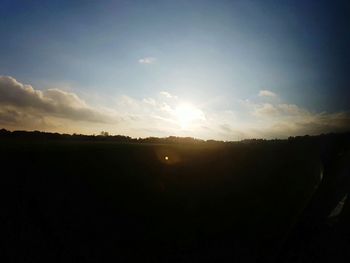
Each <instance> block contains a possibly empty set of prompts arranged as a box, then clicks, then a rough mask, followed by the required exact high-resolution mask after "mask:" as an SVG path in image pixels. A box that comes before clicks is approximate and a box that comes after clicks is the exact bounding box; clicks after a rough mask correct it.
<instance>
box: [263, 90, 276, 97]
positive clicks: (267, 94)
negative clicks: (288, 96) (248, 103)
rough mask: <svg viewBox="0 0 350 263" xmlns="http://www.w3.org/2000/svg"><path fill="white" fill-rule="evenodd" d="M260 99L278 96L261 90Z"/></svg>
mask: <svg viewBox="0 0 350 263" xmlns="http://www.w3.org/2000/svg"><path fill="white" fill-rule="evenodd" d="M259 97H277V94H276V93H274V92H272V91H269V90H260V91H259Z"/></svg>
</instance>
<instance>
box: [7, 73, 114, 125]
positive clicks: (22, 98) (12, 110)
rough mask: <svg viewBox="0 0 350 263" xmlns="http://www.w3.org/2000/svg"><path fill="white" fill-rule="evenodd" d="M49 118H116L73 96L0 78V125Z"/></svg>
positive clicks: (105, 121) (96, 120) (105, 119)
mask: <svg viewBox="0 0 350 263" xmlns="http://www.w3.org/2000/svg"><path fill="white" fill-rule="evenodd" d="M48 117H55V118H61V119H68V120H73V121H85V122H94V123H110V122H115V121H116V120H117V119H116V116H112V115H111V114H107V113H106V112H103V111H102V110H98V109H96V108H93V107H91V106H89V105H87V104H86V102H85V101H84V100H82V99H81V98H79V97H78V96H77V95H76V94H74V93H71V92H66V91H63V90H60V89H48V90H37V89H34V88H33V87H32V86H30V85H25V84H22V83H20V82H18V81H17V80H16V79H14V78H12V77H9V76H0V122H2V123H4V122H6V123H13V124H14V123H19V124H20V123H24V122H25V123H27V121H25V120H29V119H32V120H33V119H37V120H38V119H40V120H41V122H42V123H43V122H44V120H45V119H47V118H48Z"/></svg>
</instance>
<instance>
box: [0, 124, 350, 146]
mask: <svg viewBox="0 0 350 263" xmlns="http://www.w3.org/2000/svg"><path fill="white" fill-rule="evenodd" d="M1 133H11V134H13V133H33V134H34V133H41V134H45V135H47V134H49V135H59V136H67V135H68V136H72V137H74V136H78V137H94V138H99V137H103V138H107V137H110V138H111V139H114V137H122V138H123V139H130V140H135V141H140V140H141V141H142V140H152V139H155V140H168V139H176V140H179V141H181V140H187V139H190V140H193V141H197V142H203V143H204V142H217V143H236V142H244V141H276V140H277V141H285V140H290V139H298V138H303V137H322V136H333V135H336V136H342V135H347V134H350V130H349V131H343V132H328V133H320V134H315V135H309V134H305V135H297V136H288V137H286V138H270V139H266V138H259V137H254V138H245V139H240V140H216V139H201V138H196V137H189V136H187V137H185V136H175V135H169V136H166V137H155V136H149V137H132V136H129V135H126V134H110V133H109V132H107V131H101V132H100V133H98V134H82V133H59V132H46V131H40V130H7V129H5V128H0V135H1Z"/></svg>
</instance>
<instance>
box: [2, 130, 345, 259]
mask: <svg viewBox="0 0 350 263" xmlns="http://www.w3.org/2000/svg"><path fill="white" fill-rule="evenodd" d="M348 147H349V135H348V134H345V135H327V136H320V137H300V138H294V139H289V140H279V141H277V140H274V141H246V142H239V143H238V142H237V143H216V142H212V143H209V142H193V143H189V142H184V143H181V142H177V143H168V142H167V143H163V144H162V143H159V142H158V143H146V142H142V143H141V142H135V141H131V142H118V141H113V140H105V141H104V140H99V139H96V140H85V139H83V138H78V139H74V138H70V139H69V140H68V139H47V138H43V139H40V138H30V139H28V138H22V137H21V136H18V137H14V136H12V137H11V136H2V137H1V139H0V158H1V189H0V190H1V193H2V201H3V203H4V205H3V206H2V208H1V213H2V218H3V219H2V221H1V223H2V224H3V226H4V227H3V230H4V232H3V234H1V235H2V238H1V239H2V242H3V243H2V244H1V247H2V248H3V249H2V252H1V253H2V256H4V257H6V258H7V259H9V262H86V261H91V262H104V261H110V260H113V261H115V262H118V261H119V262H125V261H127V262H131V261H135V260H137V261H135V262H274V261H279V262H280V261H281V260H280V259H281V258H280V257H281V253H284V252H283V251H284V250H285V249H286V248H285V246H286V245H285V244H286V241H287V240H288V239H289V236H290V235H291V234H290V233H291V232H293V227H294V226H295V224H296V222H298V220H299V218H300V216H301V215H302V213H303V211H304V208H305V207H306V206H307V204H308V202H309V200H310V199H311V197H312V195H313V193H314V192H315V191H316V190H315V189H316V186H317V185H318V184H319V182H320V171H321V157H320V156H321V155H322V151H323V152H324V151H325V152H326V154H328V155H330V156H332V154H338V153H343V152H344V149H345V150H348V149H349V148H348ZM324 149H326V150H324ZM166 156H167V157H168V160H165V157H166ZM342 230H343V229H342ZM322 231H323V230H322ZM342 232H344V231H342ZM332 238H333V239H336V240H338V239H339V238H338V236H335V237H333V236H331V237H329V238H325V240H333V239H332ZM345 238H346V237H345ZM342 240H343V239H342ZM344 240H345V239H344ZM325 242H326V241H325ZM344 242H348V239H347V241H342V243H341V244H345V243H344ZM329 243H330V241H329V242H328V243H327V242H326V243H324V244H326V245H327V244H329ZM332 244H335V243H334V242H333V241H332ZM336 244H338V243H336ZM290 246H292V248H293V246H294V245H293V244H292V245H290ZM337 247H338V245H337ZM288 249H290V248H287V250H288ZM322 251H323V252H322ZM286 253H287V252H286ZM320 253H321V254H320ZM322 253H324V254H322ZM332 253H333V252H332ZM334 253H336V252H334ZM287 254H288V253H287ZM315 254H317V255H318V256H320V257H321V256H322V257H323V259H325V257H326V258H327V256H330V254H329V253H328V252H327V251H325V250H324V249H320V250H319V251H317V252H315ZM314 257H315V256H314ZM282 259H283V260H285V261H288V260H287V256H286V257H284V256H283V254H282ZM316 259H317V256H316ZM283 260H282V261H283ZM4 262H5V261H4ZM288 262H289V261H288ZM298 262H299V261H298ZM300 262H304V261H300ZM309 262H312V261H309ZM315 262H317V261H315Z"/></svg>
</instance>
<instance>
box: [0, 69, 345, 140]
mask: <svg viewBox="0 0 350 263" xmlns="http://www.w3.org/2000/svg"><path fill="white" fill-rule="evenodd" d="M183 103H184V101H182V98H180V97H177V96H176V95H174V94H170V93H169V92H166V91H162V92H160V96H159V95H158V96H155V97H154V98H152V97H147V98H142V99H135V98H132V97H129V96H120V97H117V98H116V100H115V103H114V104H113V105H110V108H101V107H97V106H92V105H90V104H89V103H88V102H86V101H85V100H83V99H82V98H81V97H80V96H78V95H77V94H75V93H73V92H67V91H64V90H62V89H57V88H51V89H46V90H39V89H35V88H33V87H32V86H30V85H26V84H22V83H20V82H18V81H17V80H16V79H14V78H12V77H6V76H2V77H1V76H0V126H1V127H4V128H8V129H12V130H14V129H29V130H45V131H57V132H70V133H73V132H77V133H89V134H91V133H99V132H100V131H101V130H104V131H109V133H110V134H124V135H129V136H133V137H147V136H161V137H163V136H169V135H176V136H192V137H197V138H203V139H219V140H239V139H245V138H287V137H289V136H296V135H305V134H309V135H314V134H320V133H327V132H341V131H349V130H350V113H349V112H345V111H343V112H333V113H327V112H312V111H310V110H308V109H306V108H303V107H300V106H298V105H296V104H291V103H287V102H281V101H278V102H277V101H275V100H273V101H272V102H269V103H262V102H255V101H252V100H244V101H242V100H237V103H236V107H235V109H234V110H233V109H225V108H221V109H214V108H211V107H209V106H208V105H207V106H204V105H202V106H200V107H198V105H193V107H194V108H195V109H197V110H198V112H200V115H198V116H202V114H203V116H205V118H194V120H191V121H190V123H188V128H187V127H186V129H183V128H181V118H182V121H184V119H185V120H186V119H187V116H186V114H187V113H186V111H185V113H183V112H182V110H181V107H180V106H181V105H182V104H183ZM197 110H195V111H193V112H192V114H195V113H196V112H197ZM190 113H191V111H189V114H190ZM179 116H182V117H181V118H179ZM189 117H190V116H189ZM189 117H188V118H189ZM1 127H0V128H1Z"/></svg>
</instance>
